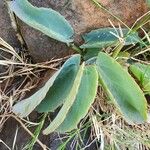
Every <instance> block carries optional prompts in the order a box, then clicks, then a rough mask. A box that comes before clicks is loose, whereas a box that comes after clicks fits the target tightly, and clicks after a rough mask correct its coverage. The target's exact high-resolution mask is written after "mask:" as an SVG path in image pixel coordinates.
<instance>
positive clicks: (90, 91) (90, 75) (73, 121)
mask: <svg viewBox="0 0 150 150" xmlns="http://www.w3.org/2000/svg"><path fill="white" fill-rule="evenodd" d="M97 87H98V73H97V70H96V67H95V66H88V67H85V70H84V73H83V76H82V81H81V84H80V87H79V91H78V94H77V96H76V100H75V102H74V104H73V105H72V107H71V108H70V110H69V112H68V114H67V116H66V118H65V120H64V122H63V123H62V124H61V125H60V126H59V127H58V129H57V130H56V131H58V132H61V133H64V132H68V131H71V130H73V129H76V128H77V124H78V123H79V121H80V120H81V119H82V118H83V117H85V115H86V114H87V112H88V110H89V108H90V107H91V105H92V103H93V102H94V100H95V97H96V94H97Z"/></svg>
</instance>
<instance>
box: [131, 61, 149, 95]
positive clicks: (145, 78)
mask: <svg viewBox="0 0 150 150" xmlns="http://www.w3.org/2000/svg"><path fill="white" fill-rule="evenodd" d="M129 69H130V71H131V72H132V74H133V75H134V76H135V77H136V78H137V79H138V81H139V82H140V84H141V86H142V88H143V90H144V91H145V92H147V93H150V65H144V64H140V63H136V64H133V65H131V66H130V67H129Z"/></svg>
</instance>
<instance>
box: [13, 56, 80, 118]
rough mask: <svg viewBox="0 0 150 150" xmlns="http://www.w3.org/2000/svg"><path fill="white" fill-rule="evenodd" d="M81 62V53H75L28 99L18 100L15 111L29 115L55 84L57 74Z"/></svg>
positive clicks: (19, 114) (22, 115)
mask: <svg viewBox="0 0 150 150" xmlns="http://www.w3.org/2000/svg"><path fill="white" fill-rule="evenodd" d="M79 62H80V55H78V54H77V55H74V56H72V57H71V58H70V59H68V60H67V61H66V62H65V64H64V65H63V66H62V68H61V69H60V70H58V71H57V72H56V73H55V74H54V75H53V76H52V77H51V78H50V79H49V80H48V81H47V82H46V84H45V85H44V86H43V87H42V88H41V89H40V90H38V91H37V92H36V93H34V94H33V95H32V96H30V97H29V98H27V99H24V100H22V101H20V102H18V103H17V104H16V105H14V106H13V112H14V113H15V114H17V115H18V116H19V117H21V118H23V117H27V116H28V115H29V114H30V113H31V112H32V111H33V110H34V109H35V108H36V107H37V106H38V105H39V104H40V103H41V101H42V100H43V99H44V98H45V97H46V95H47V93H48V91H49V89H50V87H52V85H53V84H54V81H55V80H56V79H57V76H58V75H59V74H60V72H61V71H62V70H63V69H64V68H66V67H67V66H69V65H74V64H78V63H79Z"/></svg>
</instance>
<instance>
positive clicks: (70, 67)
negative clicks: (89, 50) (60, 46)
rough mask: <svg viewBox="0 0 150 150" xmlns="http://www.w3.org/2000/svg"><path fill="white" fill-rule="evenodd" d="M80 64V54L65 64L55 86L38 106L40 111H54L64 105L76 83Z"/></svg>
mask: <svg viewBox="0 0 150 150" xmlns="http://www.w3.org/2000/svg"><path fill="white" fill-rule="evenodd" d="M79 65H80V55H75V56H74V57H72V58H70V59H69V60H68V61H67V62H66V63H65V64H64V66H63V68H62V70H61V72H60V73H59V75H58V76H57V78H56V80H55V82H54V84H53V86H52V87H51V88H50V89H49V91H48V93H47V95H46V97H45V98H44V100H43V101H42V102H41V103H40V105H39V106H38V107H37V110H38V112H52V111H54V110H55V109H56V108H57V107H58V106H60V105H62V104H63V102H64V100H65V99H66V97H67V96H68V94H69V93H70V89H71V88H72V86H73V84H74V80H75V77H76V75H77V72H78V69H79Z"/></svg>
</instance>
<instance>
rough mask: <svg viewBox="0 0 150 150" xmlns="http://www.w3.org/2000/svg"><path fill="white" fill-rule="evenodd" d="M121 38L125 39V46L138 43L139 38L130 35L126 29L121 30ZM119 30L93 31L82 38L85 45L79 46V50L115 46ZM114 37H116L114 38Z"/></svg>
mask: <svg viewBox="0 0 150 150" xmlns="http://www.w3.org/2000/svg"><path fill="white" fill-rule="evenodd" d="M122 32H123V37H124V38H125V45H130V44H135V43H137V42H139V40H140V38H139V36H138V34H137V33H130V34H129V35H128V36H127V33H128V32H129V30H128V29H125V28H124V29H122ZM118 34H119V37H121V35H120V30H119V29H116V30H115V29H114V28H102V29H97V30H93V31H91V32H90V33H87V34H85V35H84V36H83V39H84V40H85V43H84V44H83V45H81V48H103V47H107V46H110V45H112V44H115V43H116V42H117V41H118V37H117V36H118ZM115 35H116V36H115Z"/></svg>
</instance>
